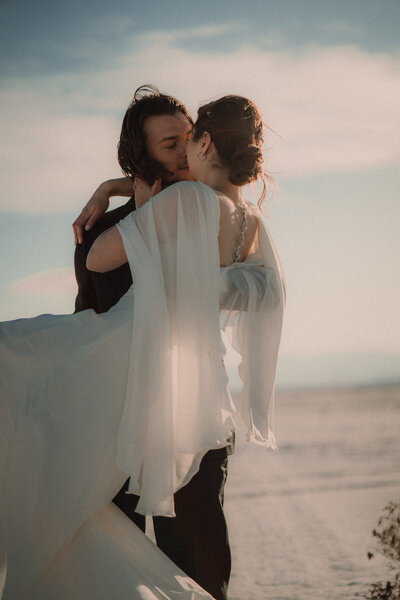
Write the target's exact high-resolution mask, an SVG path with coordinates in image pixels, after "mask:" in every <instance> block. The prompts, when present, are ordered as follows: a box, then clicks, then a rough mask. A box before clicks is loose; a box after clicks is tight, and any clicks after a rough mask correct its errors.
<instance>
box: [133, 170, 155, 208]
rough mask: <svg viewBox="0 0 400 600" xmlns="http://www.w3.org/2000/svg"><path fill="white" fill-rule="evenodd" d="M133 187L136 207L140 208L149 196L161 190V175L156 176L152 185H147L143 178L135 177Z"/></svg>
mask: <svg viewBox="0 0 400 600" xmlns="http://www.w3.org/2000/svg"><path fill="white" fill-rule="evenodd" d="M133 187H134V189H135V204H136V208H140V207H141V206H143V204H146V202H148V201H149V200H150V198H152V197H153V196H155V195H156V194H158V193H159V192H161V177H158V178H157V179H156V180H155V182H154V183H153V185H149V184H148V183H147V182H146V181H144V180H143V179H139V177H135V179H134V186H133Z"/></svg>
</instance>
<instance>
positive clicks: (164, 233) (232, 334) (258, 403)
mask: <svg viewBox="0 0 400 600" xmlns="http://www.w3.org/2000/svg"><path fill="white" fill-rule="evenodd" d="M261 144H262V121H261V117H260V115H259V113H258V111H257V109H256V107H255V106H254V105H253V104H252V103H251V102H250V101H249V100H246V99H245V98H241V97H238V96H226V97H224V98H221V99H220V100H217V101H215V102H212V103H210V104H208V105H206V106H204V107H202V108H200V109H199V112H198V119H197V121H196V123H195V127H194V131H193V136H192V139H191V141H190V142H189V143H188V148H187V160H188V164H189V168H190V171H191V174H192V177H193V179H195V180H197V182H195V183H192V182H181V183H178V184H175V185H172V186H170V187H169V188H167V189H166V190H164V191H163V192H161V193H160V194H157V195H156V196H154V198H152V199H151V200H150V201H149V202H147V203H146V204H145V205H144V206H143V207H141V208H140V209H139V210H137V211H136V212H135V213H132V214H130V215H129V216H128V217H126V219H124V220H123V221H121V222H120V223H119V224H118V225H117V226H116V227H114V228H112V229H111V230H109V231H107V232H106V233H105V234H103V235H102V236H101V237H100V238H98V240H97V241H96V242H95V244H94V245H93V247H92V250H91V252H90V254H89V256H88V263H87V264H88V267H89V268H90V269H92V270H97V271H106V270H109V269H114V268H116V267H117V266H119V265H121V264H123V263H124V262H126V261H127V260H128V261H129V265H130V268H131V271H132V276H133V286H132V288H131V289H130V290H129V291H128V293H127V294H126V295H125V296H124V297H123V298H122V299H121V301H120V302H119V303H118V304H117V305H116V306H115V307H113V308H112V309H111V310H110V311H109V312H108V313H105V314H101V315H97V314H95V313H94V312H93V311H91V310H89V311H83V312H82V313H79V314H77V315H72V316H71V315H67V316H52V315H42V316H40V317H37V318H36V319H26V320H19V321H15V322H10V323H4V324H2V325H1V327H0V334H1V342H2V343H1V346H0V358H1V361H2V364H4V365H5V368H4V371H3V374H2V379H1V387H2V390H4V393H3V400H2V404H1V415H0V416H1V418H2V419H1V423H2V425H1V431H0V434H1V438H0V439H1V442H0V443H1V445H2V448H1V449H2V451H3V452H2V456H3V464H2V483H3V484H4V498H5V501H4V505H5V506H4V510H3V512H4V514H5V522H6V526H7V543H8V546H7V553H8V570H7V579H6V585H5V591H4V594H3V598H4V599H6V600H10V599H13V598H15V599H17V598H35V599H39V598H40V599H41V600H43V599H44V598H54V597H57V598H60V599H62V598H64V597H65V598H67V597H68V598H71V597H73V598H77V599H79V598H86V597H93V598H96V600H99V599H102V598H110V597H112V596H113V595H114V596H115V597H118V598H125V597H126V598H128V597H132V590H133V589H135V590H136V592H135V593H136V596H133V597H137V598H147V597H155V598H158V597H160V598H161V597H162V598H165V597H167V598H175V597H179V598H181V597H183V598H184V597H186V596H185V595H184V591H186V592H187V597H188V598H196V597H209V595H207V594H206V592H204V591H202V590H201V588H199V587H198V586H196V585H195V584H194V583H193V582H191V580H189V579H188V578H185V576H184V574H183V573H178V574H177V572H176V570H175V568H174V566H173V565H172V563H170V562H169V561H168V560H167V559H166V558H164V557H163V556H162V555H161V554H160V553H159V551H158V550H157V549H156V548H155V547H154V546H152V545H151V543H150V542H149V541H148V540H147V539H146V538H145V537H144V536H143V534H142V533H141V532H140V531H139V530H138V529H136V528H135V526H134V525H133V524H132V523H130V522H129V521H128V520H127V519H125V518H124V515H122V514H121V513H120V511H118V510H117V509H116V508H113V507H111V506H110V502H111V500H112V498H113V497H114V495H115V493H116V492H117V491H118V490H119V489H120V487H121V485H122V483H123V482H124V481H125V479H126V477H127V475H128V476H130V488H129V491H130V492H133V493H137V494H139V495H140V502H139V504H138V507H137V510H138V511H139V512H142V513H143V514H157V515H165V516H171V517H173V515H174V505H173V494H174V492H176V491H177V490H178V489H180V488H181V487H182V486H184V485H185V484H186V483H187V482H188V481H189V480H190V479H191V477H192V476H193V475H194V474H195V473H196V471H197V469H198V467H199V464H200V461H201V459H202V457H203V455H204V454H205V453H206V452H207V451H208V450H210V449H213V448H219V447H221V446H224V445H226V443H227V439H228V437H229V435H230V432H231V431H232V429H233V428H234V426H235V413H240V414H241V416H242V418H243V420H244V422H245V423H246V425H247V427H248V438H249V439H253V440H254V441H256V442H258V443H261V444H264V445H266V446H272V447H275V439H274V436H273V432H272V425H273V412H272V406H273V382H274V376H275V369H276V361H277V353H278V346H279V339H280V331H281V324H282V310H283V300H284V291H283V283H282V276H281V271H280V267H279V262H278V259H277V256H276V253H275V251H274V249H273V245H272V242H271V241H270V238H269V235H268V233H267V231H266V229H265V227H264V225H263V223H262V220H261V219H260V217H259V214H258V211H256V210H253V209H250V207H249V206H248V205H247V204H246V203H245V202H244V200H243V198H242V195H241V192H240V187H241V186H242V185H244V184H246V183H248V182H250V181H254V180H255V179H257V178H258V177H259V176H261V175H262V152H261ZM220 327H222V328H223V329H224V330H225V331H226V332H227V334H228V337H229V338H230V341H231V343H232V345H233V346H234V348H235V349H236V350H237V351H238V352H239V353H240V354H241V356H242V362H241V366H240V369H239V372H240V376H241V378H242V380H243V391H242V394H241V396H240V399H239V400H238V401H237V404H236V405H235V404H234V403H233V401H232V399H231V397H230V395H229V392H228V390H227V378H226V374H225V370H224V365H223V355H224V347H223V344H222V340H221V329H220ZM16 375H18V379H17V377H16ZM27 449H28V450H29V452H27ZM6 492H7V493H6ZM102 509H103V510H102ZM99 511H102V512H99ZM110 561H112V564H111V563H110ZM72 569H73V570H74V572H76V571H77V572H78V575H77V577H76V581H71V577H70V574H71V570H72ZM150 594H153V595H152V596H150Z"/></svg>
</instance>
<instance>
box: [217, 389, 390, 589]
mask: <svg viewBox="0 0 400 600" xmlns="http://www.w3.org/2000/svg"><path fill="white" fill-rule="evenodd" d="M276 412H277V414H276V421H277V427H276V429H277V437H278V445H279V450H278V452H277V453H274V452H271V451H269V450H265V449H264V448H261V447H257V446H253V445H250V444H247V443H246V442H243V441H242V439H239V440H238V444H237V449H236V452H235V455H234V456H233V457H231V458H230V463H229V477H228V483H227V486H226V505H225V506H226V515H227V520H228V526H229V532H230V539H231V547H232V557H233V568H232V578H231V584H230V589H229V592H230V595H229V599H230V600H245V599H246V600H308V599H311V598H312V599H314V600H315V599H321V600H322V599H324V600H340V599H342V598H343V599H355V598H362V597H363V596H364V595H365V593H366V592H367V590H368V588H369V586H370V584H371V583H373V582H375V581H377V580H379V579H383V578H386V575H387V566H386V562H387V561H386V560H384V559H381V558H379V557H378V558H374V559H373V560H371V561H369V560H368V558H367V551H368V549H369V548H370V547H371V545H372V543H373V538H372V534H371V532H372V529H373V527H374V526H375V525H376V522H377V520H378V518H379V516H380V514H381V512H382V509H383V507H384V506H385V505H386V504H387V503H388V501H390V500H396V499H399V498H400V468H399V466H400V435H399V432H400V388H394V387H390V388H389V387H388V388H367V389H357V390H335V391H327V392H316V391H312V392H290V393H285V394H278V396H277V411H276Z"/></svg>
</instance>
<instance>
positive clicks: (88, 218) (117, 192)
mask: <svg viewBox="0 0 400 600" xmlns="http://www.w3.org/2000/svg"><path fill="white" fill-rule="evenodd" d="M133 189H134V186H133V181H132V178H131V177H120V178H119V179H109V180H108V181H104V182H103V183H101V184H100V185H99V187H98V188H97V189H96V191H95V192H94V194H93V195H92V197H91V198H90V200H89V202H88V203H87V204H86V205H85V206H84V208H83V210H82V212H81V214H80V215H79V217H78V218H77V219H76V220H75V221H74V223H73V224H72V228H73V230H74V236H75V244H81V243H82V240H83V237H82V231H83V228H85V229H86V230H88V229H91V228H92V227H93V225H94V224H95V223H96V221H97V219H98V218H99V217H101V215H102V214H103V213H105V212H106V210H107V209H108V207H109V205H110V198H111V197H112V196H127V197H129V196H132V194H133Z"/></svg>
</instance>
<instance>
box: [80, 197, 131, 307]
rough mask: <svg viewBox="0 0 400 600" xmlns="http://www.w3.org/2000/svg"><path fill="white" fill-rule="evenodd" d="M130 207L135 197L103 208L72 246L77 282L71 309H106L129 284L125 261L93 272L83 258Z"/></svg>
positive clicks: (120, 295) (127, 212)
mask: <svg viewBox="0 0 400 600" xmlns="http://www.w3.org/2000/svg"><path fill="white" fill-rule="evenodd" d="M133 210H135V200H134V198H133V197H132V198H131V199H130V200H129V201H128V202H127V203H126V204H124V205H123V206H120V207H119V208H116V209H114V210H111V211H109V212H106V213H105V214H104V215H102V216H101V217H100V219H99V220H98V221H97V222H96V223H95V225H94V226H93V227H92V229H90V230H89V231H85V232H84V235H83V243H82V244H78V245H77V247H76V250H75V274H76V280H77V283H78V295H77V297H76V300H75V312H80V311H81V310H86V309H88V308H93V309H94V310H95V311H96V312H97V313H103V312H107V311H108V310H109V309H110V308H111V307H112V306H114V304H116V303H117V302H118V300H119V299H120V298H121V297H122V296H123V295H124V294H125V293H126V292H127V291H128V289H129V288H130V286H131V285H132V275H131V272H130V269H129V264H128V263H125V264H124V265H122V266H121V267H118V269H114V270H113V271H108V272H107V273H95V272H94V271H88V269H87V268H86V259H87V255H88V252H89V250H90V248H91V246H92V244H93V243H94V241H95V240H96V238H97V237H98V236H99V235H100V234H101V233H103V231H106V230H107V229H109V228H110V227H112V226H113V225H115V224H116V223H118V221H120V220H121V219H123V218H124V217H126V216H127V215H128V214H129V213H131V212H132V211H133Z"/></svg>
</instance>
